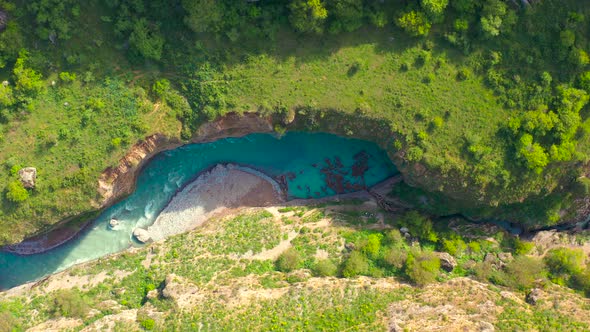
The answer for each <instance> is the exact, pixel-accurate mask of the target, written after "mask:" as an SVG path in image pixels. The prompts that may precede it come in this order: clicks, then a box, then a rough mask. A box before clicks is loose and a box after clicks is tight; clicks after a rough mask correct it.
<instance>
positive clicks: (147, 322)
mask: <svg viewBox="0 0 590 332" xmlns="http://www.w3.org/2000/svg"><path fill="white" fill-rule="evenodd" d="M139 325H141V327H143V328H144V329H145V330H148V331H151V330H153V329H154V327H155V326H156V322H155V321H154V320H153V319H151V318H148V319H144V320H142V321H141V322H140V323H139Z"/></svg>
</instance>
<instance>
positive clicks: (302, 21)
mask: <svg viewBox="0 0 590 332" xmlns="http://www.w3.org/2000/svg"><path fill="white" fill-rule="evenodd" d="M289 9H290V11H291V14H290V15H289V20H290V22H291V25H292V26H293V27H294V28H295V30H297V31H300V32H313V33H321V32H322V31H323V30H324V21H325V20H326V18H327V17H328V11H327V10H326V8H325V7H324V6H323V4H322V3H321V1H320V0H291V3H290V4H289Z"/></svg>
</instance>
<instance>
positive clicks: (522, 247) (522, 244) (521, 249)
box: [513, 237, 535, 255]
mask: <svg viewBox="0 0 590 332" xmlns="http://www.w3.org/2000/svg"><path fill="white" fill-rule="evenodd" d="M513 246H514V253H515V254H517V255H526V254H528V253H529V252H531V250H533V249H534V248H535V244H534V243H533V242H528V241H522V240H521V239H520V238H517V237H515V238H514V244H513Z"/></svg>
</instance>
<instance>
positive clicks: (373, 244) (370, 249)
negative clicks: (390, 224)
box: [361, 233, 383, 259]
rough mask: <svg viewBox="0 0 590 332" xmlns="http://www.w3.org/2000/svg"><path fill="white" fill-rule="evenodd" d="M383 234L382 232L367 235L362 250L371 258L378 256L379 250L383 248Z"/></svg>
mask: <svg viewBox="0 0 590 332" xmlns="http://www.w3.org/2000/svg"><path fill="white" fill-rule="evenodd" d="M382 238H383V235H382V234H380V233H375V234H370V235H369V236H368V237H367V240H366V242H365V244H364V245H363V246H362V248H361V251H362V252H363V253H364V254H365V255H367V257H369V258H373V259H374V258H377V256H378V255H379V250H380V249H381V239H382Z"/></svg>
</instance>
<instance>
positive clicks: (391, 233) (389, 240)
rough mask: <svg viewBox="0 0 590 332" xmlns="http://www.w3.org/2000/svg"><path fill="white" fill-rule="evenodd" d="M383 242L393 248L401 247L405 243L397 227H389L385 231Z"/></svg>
mask: <svg viewBox="0 0 590 332" xmlns="http://www.w3.org/2000/svg"><path fill="white" fill-rule="evenodd" d="M385 243H386V244H388V245H390V246H393V247H394V248H402V247H403V246H404V244H405V239H404V237H403V236H402V233H400V231H399V230H397V229H390V230H388V231H387V232H385Z"/></svg>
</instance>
